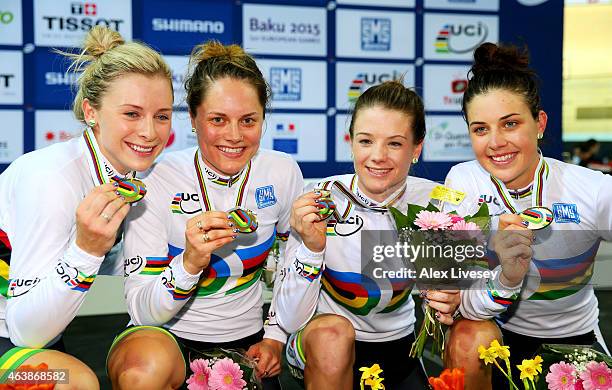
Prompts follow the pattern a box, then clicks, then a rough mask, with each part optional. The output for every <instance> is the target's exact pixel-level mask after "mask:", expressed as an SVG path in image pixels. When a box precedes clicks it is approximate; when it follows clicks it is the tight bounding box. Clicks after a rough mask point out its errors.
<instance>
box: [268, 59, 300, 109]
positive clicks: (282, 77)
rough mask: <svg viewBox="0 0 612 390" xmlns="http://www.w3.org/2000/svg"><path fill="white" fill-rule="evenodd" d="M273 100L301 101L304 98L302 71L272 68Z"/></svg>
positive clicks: (271, 85) (298, 69)
mask: <svg viewBox="0 0 612 390" xmlns="http://www.w3.org/2000/svg"><path fill="white" fill-rule="evenodd" d="M270 87H271V88H272V100H280V101H299V100H300V99H301V98H302V69H300V68H278V67H272V68H270Z"/></svg>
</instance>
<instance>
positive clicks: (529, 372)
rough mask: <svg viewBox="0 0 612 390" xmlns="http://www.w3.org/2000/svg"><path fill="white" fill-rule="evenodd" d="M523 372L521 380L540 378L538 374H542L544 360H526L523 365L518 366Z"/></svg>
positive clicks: (538, 358) (537, 358) (538, 357)
mask: <svg viewBox="0 0 612 390" xmlns="http://www.w3.org/2000/svg"><path fill="white" fill-rule="evenodd" d="M517 367H518V369H519V370H520V371H521V379H525V378H527V379H529V380H534V377H536V376H538V372H540V373H541V372H542V358H541V357H540V356H536V357H535V359H530V360H527V359H524V360H523V364H522V365H521V364H519V365H517Z"/></svg>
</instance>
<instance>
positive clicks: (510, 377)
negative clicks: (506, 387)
mask: <svg viewBox="0 0 612 390" xmlns="http://www.w3.org/2000/svg"><path fill="white" fill-rule="evenodd" d="M493 362H494V363H495V365H496V366H497V368H499V371H501V372H502V374H504V376H505V377H506V379H508V383H510V385H511V387H510V389H512V387H514V388H515V389H516V390H520V389H519V388H518V387H517V386H516V385H515V384H514V381H513V380H512V376H511V375H508V374H506V371H504V369H503V368H501V366H500V365H499V363H497V359H495V360H494V361H493Z"/></svg>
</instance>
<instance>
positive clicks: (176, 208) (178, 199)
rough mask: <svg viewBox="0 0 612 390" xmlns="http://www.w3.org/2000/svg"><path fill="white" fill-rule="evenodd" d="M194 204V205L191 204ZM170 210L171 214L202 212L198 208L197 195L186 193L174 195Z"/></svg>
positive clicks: (200, 208)
mask: <svg viewBox="0 0 612 390" xmlns="http://www.w3.org/2000/svg"><path fill="white" fill-rule="evenodd" d="M193 203H195V205H194V204H193ZM170 210H171V211H172V213H173V214H195V213H199V212H200V211H202V207H201V206H200V197H199V196H198V194H189V193H187V192H178V193H177V194H176V195H174V198H173V199H172V203H171V204H170Z"/></svg>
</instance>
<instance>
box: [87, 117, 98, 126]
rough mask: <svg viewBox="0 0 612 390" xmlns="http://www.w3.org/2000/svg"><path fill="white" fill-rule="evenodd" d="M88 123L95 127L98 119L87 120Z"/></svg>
mask: <svg viewBox="0 0 612 390" xmlns="http://www.w3.org/2000/svg"><path fill="white" fill-rule="evenodd" d="M87 124H88V125H89V127H94V126H95V125H96V120H95V119H90V120H88V121H87Z"/></svg>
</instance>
